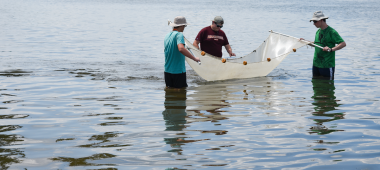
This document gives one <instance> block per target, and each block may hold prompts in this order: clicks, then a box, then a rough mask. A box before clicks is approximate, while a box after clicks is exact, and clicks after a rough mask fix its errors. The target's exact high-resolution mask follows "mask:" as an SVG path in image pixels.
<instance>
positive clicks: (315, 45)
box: [269, 30, 330, 52]
mask: <svg viewBox="0 0 380 170" xmlns="http://www.w3.org/2000/svg"><path fill="white" fill-rule="evenodd" d="M269 32H271V33H275V34H279V35H282V36H286V37H290V38H294V39H297V40H300V41H302V42H305V43H308V44H310V45H312V46H314V47H318V48H320V49H323V47H321V46H319V45H317V44H314V43H311V42H309V41H305V40H301V39H299V38H297V37H293V36H290V35H286V34H282V33H279V32H274V31H272V30H270V31H269ZM329 52H330V49H329Z"/></svg>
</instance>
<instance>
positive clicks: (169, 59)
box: [164, 31, 186, 74]
mask: <svg viewBox="0 0 380 170" xmlns="http://www.w3.org/2000/svg"><path fill="white" fill-rule="evenodd" d="M179 43H182V44H184V43H185V41H184V38H183V34H182V32H178V31H172V32H170V33H168V34H166V36H165V40H164V44H165V72H168V73H171V74H180V73H184V72H186V67H185V56H184V55H183V54H182V53H181V52H180V51H179V50H178V47H177V45H178V44H179Z"/></svg>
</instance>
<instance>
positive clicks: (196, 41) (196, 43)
mask: <svg viewBox="0 0 380 170" xmlns="http://www.w3.org/2000/svg"><path fill="white" fill-rule="evenodd" d="M199 43H200V41H198V40H194V42H193V46H194V47H197V48H198V49H199V46H198V44H199Z"/></svg>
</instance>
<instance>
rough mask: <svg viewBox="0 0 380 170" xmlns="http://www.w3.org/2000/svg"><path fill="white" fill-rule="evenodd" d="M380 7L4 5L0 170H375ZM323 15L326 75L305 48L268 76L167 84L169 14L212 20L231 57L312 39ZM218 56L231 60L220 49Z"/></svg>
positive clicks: (379, 125)
mask: <svg viewBox="0 0 380 170" xmlns="http://www.w3.org/2000/svg"><path fill="white" fill-rule="evenodd" d="M379 9H380V3H379V1H378V0H372V1H371V0H364V1H359V2H358V1H353V0H341V1H334V2H332V1H324V0H322V1H301V0H295V1H279V0H268V1H265V2H263V1H250V0H235V1H201V0H195V1H178V0H174V1H164V0H157V1H146V0H79V1H74V0H34V1H27V0H0V166H1V168H0V169H28V170H31V169H35V170H37V169H38V170H39V169H99V170H100V169H101V170H105V169H107V170H114V169H271V170H276V169H355V170H356V169H362V170H372V169H380V111H379V110H380V102H379V100H380V90H379V86H380V70H379V69H380V45H379V43H380V38H379V35H380V23H379V21H380V10H379ZM317 10H322V11H323V12H324V13H325V14H326V15H327V16H329V17H330V18H329V19H328V20H327V23H328V24H329V25H330V26H331V27H333V28H335V29H336V30H337V31H338V32H339V33H340V35H341V36H342V38H343V39H344V40H345V41H346V43H347V47H346V48H344V49H342V50H340V51H338V52H337V53H336V74H335V80H333V81H330V80H312V78H311V66H312V58H313V52H314V49H311V48H307V47H303V48H301V49H299V50H298V51H297V52H296V53H292V54H290V55H289V56H288V57H287V58H286V59H285V60H284V61H283V62H282V63H281V64H280V65H279V66H278V67H277V68H276V69H275V70H273V71H272V72H271V73H270V74H269V75H268V76H266V77H258V78H251V79H240V80H226V81H215V82H206V81H204V80H202V79H201V78H200V77H199V76H197V74H196V73H195V72H194V71H193V70H192V69H191V68H190V67H188V68H187V74H188V84H189V87H188V88H187V89H186V90H182V91H173V90H167V91H165V90H164V87H165V82H164V79H163V72H164V67H163V65H164V53H163V39H164V37H165V35H166V33H168V32H169V31H170V29H171V28H170V27H168V26H167V20H168V19H170V20H172V21H173V19H174V17H176V16H179V15H182V16H185V17H186V18H187V21H188V22H189V23H190V24H191V25H189V26H188V27H186V29H185V32H184V35H185V37H186V38H188V39H189V40H191V41H192V40H194V38H195V36H196V35H197V33H198V31H199V30H200V29H202V28H203V27H205V26H208V25H210V24H211V20H212V19H213V18H214V17H215V16H217V15H221V16H222V17H223V18H224V20H225V25H224V27H223V30H224V31H225V32H226V34H227V37H228V38H229V42H230V44H231V46H232V49H233V51H234V52H235V53H236V54H237V56H238V57H239V56H244V55H246V54H248V53H250V52H251V51H252V50H254V49H256V48H257V47H258V46H259V45H260V44H261V43H262V42H263V41H264V40H265V39H266V38H267V36H268V35H269V32H268V31H269V30H273V31H276V32H280V33H284V34H288V35H292V36H295V37H302V38H305V39H307V40H313V37H314V35H315V32H316V31H317V29H316V28H315V27H314V26H313V24H312V23H310V22H309V19H310V18H311V16H312V14H313V12H315V11H317ZM223 53H224V57H227V53H226V51H225V50H224V51H223Z"/></svg>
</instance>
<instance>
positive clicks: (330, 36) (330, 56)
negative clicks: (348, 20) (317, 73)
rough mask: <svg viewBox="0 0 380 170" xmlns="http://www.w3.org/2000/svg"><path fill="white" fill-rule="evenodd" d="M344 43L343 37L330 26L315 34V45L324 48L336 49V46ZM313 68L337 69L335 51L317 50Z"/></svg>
mask: <svg viewBox="0 0 380 170" xmlns="http://www.w3.org/2000/svg"><path fill="white" fill-rule="evenodd" d="M342 42H344V40H343V39H342V37H340V35H339V34H338V32H336V31H335V30H334V28H331V27H330V26H327V28H326V29H324V30H321V29H318V31H317V33H316V34H315V41H314V43H315V44H317V45H319V46H322V47H326V46H328V47H330V48H333V47H335V45H336V44H340V43H342ZM313 66H315V67H319V68H331V67H335V51H333V52H327V51H323V50H322V49H320V48H315V52H314V60H313Z"/></svg>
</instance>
